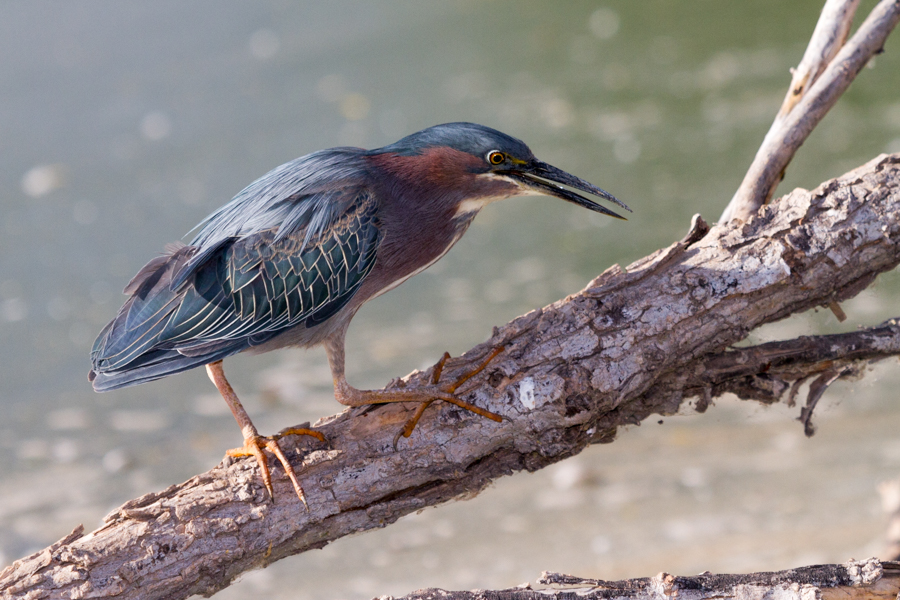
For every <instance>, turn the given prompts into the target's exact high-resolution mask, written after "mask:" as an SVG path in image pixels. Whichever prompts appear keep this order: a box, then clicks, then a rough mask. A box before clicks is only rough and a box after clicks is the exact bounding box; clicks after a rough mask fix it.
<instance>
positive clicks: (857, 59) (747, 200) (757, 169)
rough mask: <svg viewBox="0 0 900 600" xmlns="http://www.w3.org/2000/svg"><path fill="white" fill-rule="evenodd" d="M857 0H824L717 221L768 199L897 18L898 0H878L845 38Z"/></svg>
mask: <svg viewBox="0 0 900 600" xmlns="http://www.w3.org/2000/svg"><path fill="white" fill-rule="evenodd" d="M857 5H858V1H857V0H827V2H826V3H825V7H824V8H823V9H822V15H821V17H820V18H819V22H818V24H817V25H816V29H815V31H814V32H813V35H812V38H811V39H810V41H809V45H808V47H807V49H806V52H805V53H804V55H803V59H802V60H801V61H800V64H799V65H798V66H797V69H795V70H794V77H793V79H792V81H791V87H790V88H789V89H788V93H787V96H786V97H785V100H784V103H783V104H782V107H781V110H780V111H779V113H778V115H777V116H776V118H775V120H774V122H773V123H772V126H771V127H770V128H769V132H768V133H767V134H766V137H765V139H764V140H763V143H762V144H761V145H760V147H759V150H757V152H756V156H755V157H754V159H753V162H752V163H751V164H750V168H749V169H748V170H747V173H746V175H744V180H743V181H742V182H741V185H740V187H739V188H738V189H737V191H736V192H735V194H734V197H733V198H732V199H731V202H729V204H728V206H727V207H726V208H725V211H724V212H723V213H722V216H721V217H720V219H719V220H720V221H723V222H725V221H730V220H731V219H741V220H744V221H746V220H747V219H749V218H750V216H751V215H753V214H754V213H755V212H756V211H757V210H758V209H759V207H760V206H762V205H763V204H765V203H766V202H768V201H769V199H770V198H771V197H772V194H773V193H774V192H775V188H776V187H777V186H778V183H779V182H780V181H781V180H782V179H783V178H784V171H785V169H787V166H788V164H789V163H790V162H791V159H792V158H793V157H794V154H795V153H796V152H797V150H798V149H799V148H800V146H801V145H802V144H803V142H805V141H806V138H808V137H809V134H810V133H812V130H813V129H815V127H816V125H818V124H819V122H820V121H821V120H822V119H823V118H824V117H825V115H826V114H827V113H828V111H829V110H830V109H831V107H832V106H834V104H835V103H836V102H837V101H838V99H839V98H840V97H841V95H842V94H843V93H844V92H845V91H846V90H847V88H848V87H850V84H851V83H853V80H854V79H856V76H857V75H858V74H859V72H860V71H862V69H863V67H865V66H866V65H867V64H868V62H869V60H871V58H872V57H873V56H875V55H876V54H878V53H879V52H881V51H882V49H883V48H884V42H885V40H886V39H887V37H888V36H889V35H890V34H891V32H892V31H893V30H894V27H895V26H896V25H897V22H898V21H900V0H881V2H879V3H878V4H877V5H876V6H875V8H873V9H872V12H871V13H870V14H869V16H868V17H867V18H866V20H865V21H864V22H863V23H862V25H860V26H859V29H857V30H856V33H854V34H853V37H851V38H850V39H849V40H847V42H846V44H845V43H844V40H846V39H847V34H848V32H849V31H850V25H851V24H852V22H853V16H854V14H855V13H856V7H857Z"/></svg>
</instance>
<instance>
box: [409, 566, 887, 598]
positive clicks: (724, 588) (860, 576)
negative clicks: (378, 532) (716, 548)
mask: <svg viewBox="0 0 900 600" xmlns="http://www.w3.org/2000/svg"><path fill="white" fill-rule="evenodd" d="M898 591H900V563H895V562H879V561H878V560H877V559H874V558H870V559H868V560H863V561H850V562H849V563H847V564H843V565H816V566H814V567H801V568H799V569H790V570H788V571H779V572H775V573H747V574H743V575H712V574H709V573H704V574H702V575H695V576H693V577H679V576H676V575H670V574H668V573H660V574H659V575H657V576H656V577H642V578H639V579H628V580H625V581H602V580H599V579H584V578H581V577H573V576H572V575H562V574H559V573H544V574H543V575H542V576H541V578H540V580H538V586H536V587H533V586H531V585H528V584H526V585H522V586H520V587H517V588H512V589H508V590H496V591H494V590H475V591H470V592H448V591H445V590H439V589H427V590H419V591H417V592H413V593H412V594H409V595H408V596H403V597H402V598H396V599H394V598H391V600H581V599H587V600H606V599H612V598H618V599H623V600H624V599H628V600H658V599H660V598H678V599H679V600H720V599H726V598H735V599H749V598H816V599H821V600H838V599H841V600H862V599H863V598H865V599H868V600H877V599H882V600H894V598H896V597H897V592H898Z"/></svg>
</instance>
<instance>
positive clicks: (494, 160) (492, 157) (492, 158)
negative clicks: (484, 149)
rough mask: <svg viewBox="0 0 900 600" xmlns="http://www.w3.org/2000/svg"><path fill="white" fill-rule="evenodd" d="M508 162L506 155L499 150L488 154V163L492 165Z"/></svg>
mask: <svg viewBox="0 0 900 600" xmlns="http://www.w3.org/2000/svg"><path fill="white" fill-rule="evenodd" d="M505 160H506V155H505V154H503V153H502V152H500V151H498V150H492V151H491V152H488V162H489V163H491V164H492V165H499V164H500V163H502V162H503V161H505Z"/></svg>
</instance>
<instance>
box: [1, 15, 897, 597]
mask: <svg viewBox="0 0 900 600" xmlns="http://www.w3.org/2000/svg"><path fill="white" fill-rule="evenodd" d="M821 4H822V3H821V0H803V1H798V2H783V1H780V0H747V1H745V2H713V1H711V0H683V1H680V2H673V1H671V0H668V1H666V0H645V1H643V2H629V1H627V0H608V1H604V2H587V1H570V2H565V3H562V2H553V3H550V2H537V1H524V0H519V1H516V2H513V1H500V0H494V1H486V0H481V1H474V0H444V1H442V2H428V3H424V2H415V1H413V0H406V1H403V0H390V1H387V0H385V1H378V2H367V1H362V0H360V1H348V0H328V1H324V0H323V1H320V2H288V1H286V0H284V1H280V0H271V1H267V2H255V3H249V2H237V1H234V0H215V1H212V0H204V1H194V2H179V1H174V0H156V1H154V2H145V3H119V2H113V1H111V0H108V1H97V0H83V1H79V2H49V1H45V0H30V1H29V2H4V3H2V4H0V153H2V157H3V158H2V161H0V190H2V193H0V448H2V451H3V460H0V567H2V566H3V565H5V564H8V563H9V562H11V561H13V560H14V559H16V558H18V557H20V556H22V555H24V554H26V553H29V552H32V551H34V550H37V549H39V548H42V547H44V546H45V545H47V544H49V543H51V542H53V541H55V540H57V539H58V538H60V537H62V536H63V535H65V534H66V533H68V532H69V531H71V529H72V528H73V527H74V526H75V525H77V524H78V523H84V524H85V527H86V528H87V529H89V530H90V529H92V528H94V527H95V526H97V525H98V524H99V523H100V520H101V519H102V517H103V516H104V515H105V514H106V513H107V512H108V511H109V510H111V509H112V508H114V507H115V506H117V505H119V504H120V503H122V502H123V501H125V500H128V499H130V498H133V497H135V496H137V495H139V494H143V493H146V492H150V491H154V490H158V489H161V488H164V487H166V486H168V485H170V484H172V483H176V482H180V481H182V480H184V479H186V478H188V477H190V476H191V475H193V474H195V473H197V472H200V471H201V470H206V469H208V468H210V467H212V466H213V465H215V464H216V463H217V462H218V461H219V460H220V459H221V458H222V456H223V453H224V451H225V449H227V448H230V447H233V446H236V445H238V444H239V442H240V434H239V431H238V429H237V427H236V425H235V423H234V422H233V419H232V417H231V415H230V414H229V413H228V411H227V409H226V406H225V404H224V402H223V401H222V400H221V398H219V397H218V395H217V394H216V392H215V389H214V388H213V387H212V386H211V385H210V383H209V381H207V379H206V376H205V374H204V373H203V371H202V370H196V371H193V372H190V373H186V374H183V375H179V376H177V377H173V378H169V379H166V380H163V381H160V382H156V383H152V384H148V385H143V386H139V387H137V388H132V389H128V390H122V391H118V392H114V393H109V394H104V395H98V394H95V393H93V392H92V391H91V388H90V386H89V384H88V382H87V379H86V374H87V370H88V352H89V348H90V344H91V342H92V340H93V337H94V336H95V335H96V333H97V332H98V331H99V329H100V328H101V327H102V326H103V324H104V323H105V322H106V321H107V320H108V319H110V318H111V317H112V316H113V315H114V313H115V311H116V309H117V308H118V306H119V305H120V303H121V301H122V300H123V297H122V296H121V295H120V293H119V290H121V289H122V287H123V286H124V285H125V283H126V282H127V281H128V279H129V278H130V277H131V276H132V275H133V274H134V273H135V272H136V271H137V269H139V268H140V267H141V266H142V265H143V264H144V263H145V262H146V261H147V260H148V259H149V258H151V257H153V256H155V255H156V254H157V253H158V252H160V251H161V250H162V247H163V245H164V244H166V243H168V242H170V241H173V240H176V239H179V238H180V237H181V236H182V235H184V234H186V232H188V230H190V229H191V227H193V226H194V225H195V224H196V223H197V222H198V221H200V219H202V218H203V217H204V216H205V215H206V214H208V213H209V212H210V211H212V210H213V209H214V208H216V207H217V206H219V205H220V204H222V203H223V202H225V201H227V200H228V199H229V198H231V197H232V196H233V195H234V194H235V193H236V192H238V191H239V190H240V189H241V188H242V187H243V186H244V185H246V184H247V183H249V182H250V181H252V180H253V179H255V178H256V177H257V176H259V175H261V174H263V173H265V172H266V171H268V170H269V169H270V168H272V167H274V166H276V165H279V164H281V163H283V162H285V161H287V160H290V159H293V158H295V157H296V156H299V155H302V154H305V153H307V152H310V151H313V150H316V149H319V148H324V147H330V146H336V145H345V144H351V145H360V146H364V147H376V146H381V145H384V144H386V143H389V142H392V141H394V140H396V139H398V138H400V137H401V136H403V135H406V134H408V133H410V132H413V131H416V130H419V129H421V128H424V127H427V126H429V125H432V124H435V123H440V122H447V121H455V120H471V121H476V122H479V123H484V124H486V125H489V126H493V127H496V128H498V129H501V130H503V131H505V132H508V133H510V134H512V135H515V136H517V137H519V138H521V139H524V140H525V141H526V142H527V143H528V144H529V145H530V146H531V147H532V149H533V150H534V151H535V153H536V154H537V155H538V156H539V157H541V158H542V159H543V160H546V161H548V162H550V163H552V164H554V165H557V166H559V167H561V168H563V169H565V170H567V171H570V172H572V173H575V174H577V175H579V176H581V177H584V178H586V179H588V180H590V181H592V182H594V183H596V184H598V185H600V186H601V187H604V188H606V189H608V190H609V191H611V192H612V193H614V194H616V195H617V196H618V197H619V198H621V199H622V200H624V201H625V202H627V203H628V204H629V205H630V206H631V207H632V208H633V209H634V214H633V215H631V216H630V220H629V221H628V222H627V223H620V222H614V221H613V220H611V219H604V218H602V217H600V216H599V215H596V214H593V213H588V212H587V211H584V210H582V209H579V208H578V207H575V206H573V205H570V204H566V203H564V202H561V201H558V200H552V199H547V198H521V199H516V200H515V201H508V202H504V203H500V204H496V205H492V206H491V207H489V208H488V209H486V210H485V211H484V212H483V213H482V214H481V215H480V216H479V218H478V219H477V220H476V221H475V224H474V226H473V227H472V228H471V229H470V231H469V233H468V234H467V235H466V236H465V237H464V238H463V240H462V241H461V242H460V243H459V244H458V245H457V247H455V248H454V249H453V251H452V252H450V253H449V254H448V255H447V256H446V257H445V258H444V259H443V260H442V261H441V262H439V263H438V264H437V265H435V266H434V267H432V268H431V269H430V270H429V271H427V272H425V273H424V274H422V275H420V276H419V277H416V278H414V279H413V280H411V281H410V282H408V283H406V284H405V285H403V286H402V287H401V288H399V289H398V290H396V291H394V292H392V293H391V294H389V295H387V296H383V297H381V298H379V299H378V300H376V301H374V302H371V303H370V304H368V305H367V306H366V307H365V308H364V309H363V310H362V311H361V312H360V313H359V315H358V316H357V317H356V319H355V320H354V322H353V326H352V327H351V330H350V335H349V338H348V348H349V356H348V372H349V377H350V381H351V382H352V383H354V384H355V385H358V386H361V387H366V386H371V387H380V386H382V385H384V383H386V382H387V381H388V380H389V379H390V378H392V377H395V376H399V375H403V374H405V373H407V372H409V371H410V370H412V369H414V368H420V367H425V366H427V365H430V364H432V363H434V361H435V360H436V359H437V358H438V357H439V356H440V354H441V353H442V352H443V351H444V350H449V351H450V352H451V353H454V354H458V353H460V352H462V351H464V350H466V349H467V348H469V347H471V346H473V345H474V344H476V343H478V342H480V341H482V340H483V339H485V338H486V336H487V335H488V334H489V332H490V329H491V326H493V325H499V324H503V323H505V322H506V321H508V320H509V319H511V318H513V317H515V316H517V315H519V314H521V313H524V312H527V311H528V310H531V309H533V308H535V307H539V306H542V305H544V304H547V303H549V302H552V301H554V300H556V299H558V298H560V297H563V296H565V295H566V294H569V293H572V292H574V291H577V290H578V289H580V288H581V287H582V286H583V285H584V284H585V283H586V282H587V281H589V280H590V279H591V278H592V277H593V276H595V275H596V274H598V273H600V272H601V271H603V270H604V269H606V268H607V267H608V266H610V265H611V264H613V263H619V264H622V265H625V264H628V263H629V262H631V261H633V260H635V259H637V258H640V257H642V256H644V255H646V254H647V253H649V252H651V251H653V250H655V249H657V248H658V247H661V246H664V245H667V244H669V243H671V242H672V241H674V240H676V239H678V238H680V237H681V235H682V234H683V233H684V232H685V231H686V230H687V227H688V224H689V220H690V217H691V215H692V214H694V213H696V212H699V213H701V214H703V215H704V217H706V218H707V220H710V221H712V220H715V219H716V218H717V217H718V215H719V214H720V213H721V211H722V209H723V208H724V206H725V204H726V203H727V201H728V200H729V199H730V197H731V194H732V193H733V191H734V189H735V188H736V187H737V185H738V184H739V182H740V180H741V177H742V175H743V173H744V171H745V169H746V167H747V166H748V165H749V163H750V161H751V159H752V157H753V155H754V153H755V150H756V148H757V146H758V144H759V142H760V141H761V139H762V137H763V135H764V133H765V131H766V130H767V128H768V126H769V124H770V122H771V120H772V117H773V115H774V114H775V112H776V110H777V108H778V106H779V105H780V102H781V99H782V97H783V95H784V92H785V90H786V86H787V84H788V82H789V73H788V69H789V68H790V67H791V66H792V65H795V64H796V63H797V62H798V61H799V59H800V57H801V55H802V53H803V49H804V48H805V44H806V42H807V40H808V38H809V35H810V33H811V32H812V29H813V27H814V26H815V22H816V19H817V17H818V13H819V10H820V9H821ZM862 4H863V6H862V8H861V12H863V11H866V12H867V11H868V9H869V8H871V6H873V5H874V2H873V1H864V2H863V3H862ZM898 82H900V45H898V42H897V40H896V39H893V40H889V43H888V45H887V47H886V53H885V54H883V55H881V56H879V57H878V58H877V60H876V61H875V64H874V65H873V67H872V68H869V69H867V70H865V71H864V72H863V73H862V74H861V76H860V77H859V78H858V80H857V81H856V83H854V84H853V87H852V88H851V90H850V91H849V92H848V93H847V94H846V95H845V96H844V98H842V99H841V101H840V103H839V104H838V105H837V107H836V108H835V109H834V110H833V111H832V112H831V114H829V115H828V117H827V118H826V119H825V121H824V122H823V123H822V125H821V126H820V127H819V128H818V130H817V131H816V132H815V133H814V134H813V136H812V137H811V138H810V140H809V141H808V142H807V143H806V144H805V145H804V147H803V148H802V149H801V150H800V152H799V154H798V156H797V157H796V158H795V160H794V161H793V163H792V164H791V166H790V170H789V171H788V177H787V180H786V181H785V182H784V184H782V186H781V187H780V188H779V194H783V193H785V192H787V191H789V190H790V189H792V188H793V187H796V186H802V187H807V188H810V187H813V186H815V185H817V184H819V183H820V182H821V181H823V180H825V179H827V178H830V177H834V176H837V175H840V174H842V173H844V172H845V171H847V170H849V169H850V168H853V167H855V166H858V165H860V164H862V163H863V162H865V161H867V160H869V159H870V158H872V157H874V156H875V155H877V154H878V153H880V152H884V151H898V150H900V97H898V93H897V92H898ZM898 291H900V277H898V276H897V275H896V274H888V275H886V276H883V277H882V278H880V280H879V281H878V282H877V283H876V285H875V286H873V287H872V288H871V289H870V290H867V291H866V292H864V293H863V294H862V295H861V296H860V297H858V298H857V299H855V300H853V301H850V302H847V303H845V304H844V305H843V307H844V309H845V311H846V312H847V314H848V315H849V317H850V319H849V320H848V321H847V322H846V323H845V324H843V325H839V324H837V323H836V321H835V319H834V317H833V316H832V315H831V313H830V312H828V311H819V312H811V313H809V314H805V315H799V316H796V317H794V318H792V319H790V320H788V321H785V322H783V323H779V324H777V325H772V326H769V327H766V328H765V329H764V330H762V331H761V332H758V333H757V334H756V335H755V337H754V339H755V340H761V339H774V338H777V337H788V336H793V335H797V334H803V333H811V332H830V331H841V330H851V329H852V328H854V327H855V326H856V325H871V324H876V323H879V322H880V321H882V320H883V319H885V318H888V317H891V316H896V314H897V311H896V307H897V302H896V301H895V298H896V295H897V292H898ZM228 362H229V364H228V370H229V375H230V377H231V380H232V383H233V384H234V385H235V387H236V389H237V391H238V393H239V394H240V395H241V398H242V399H243V400H244V403H245V406H247V408H248V410H249V411H250V414H251V415H252V417H253V418H254V420H255V422H256V424H257V425H258V427H259V428H260V430H261V431H263V432H272V431H275V430H277V429H280V428H281V427H283V426H286V425H288V424H293V423H299V422H302V421H304V420H313V421H315V419H316V418H318V417H320V416H324V415H328V414H331V413H334V412H337V411H338V409H339V408H340V407H339V405H337V404H336V403H335V402H334V399H333V396H332V391H331V381H330V377H329V372H328V369H327V365H326V362H325V358H324V354H323V353H322V351H321V350H313V351H309V352H299V351H298V352H281V353H276V354H270V355H266V356H262V357H250V358H243V357H237V358H235V359H232V360H229V361H228ZM898 386H900V369H898V365H897V361H895V360H893V361H886V362H885V363H884V364H883V365H881V366H879V367H876V368H875V369H874V370H873V371H872V372H871V373H869V375H868V376H867V377H866V378H865V379H863V380H861V381H859V382H857V383H843V382H842V383H838V384H836V385H835V386H834V387H833V388H832V390H830V391H829V392H828V393H827V394H826V396H825V399H824V400H823V403H822V405H821V408H820V410H819V412H818V416H817V424H818V426H819V432H818V434H817V435H816V436H815V437H814V438H812V439H809V440H807V439H805V438H804V437H803V433H802V428H801V426H800V425H799V424H798V423H797V422H796V421H794V420H793V419H794V417H796V415H797V413H798V409H788V408H786V407H780V406H776V407H771V408H768V409H764V408H760V407H757V406H755V405H752V404H746V403H740V402H738V401H736V400H728V399H726V400H722V401H719V402H718V403H717V404H716V406H715V407H714V408H712V409H710V410H709V412H708V413H707V414H705V415H702V416H696V415H695V416H678V417H671V418H665V419H661V421H662V425H658V424H657V420H651V421H648V422H647V423H645V424H644V425H643V426H641V427H635V428H632V429H630V430H628V431H624V432H621V433H620V437H619V439H618V440H617V441H616V442H615V443H614V444H611V445H607V446H603V447H596V448H592V449H590V450H588V451H586V452H584V453H583V454H581V455H580V456H577V457H575V458H573V459H570V460H568V461H566V462H564V463H561V464H559V465H556V466H554V467H553V468H550V469H546V470H545V471H543V472H540V473H537V474H533V475H527V474H519V475H516V476H514V477H510V478H506V479H505V480H503V481H500V482H498V483H497V484H496V485H494V486H493V487H492V488H491V489H489V490H487V491H485V492H484V493H482V494H481V495H480V496H479V497H477V498H476V499H474V500H470V501H467V502H457V503H453V504H450V505H447V506H443V507H439V508H436V509H429V510H427V511H425V512H423V513H421V514H419V515H415V516H411V517H409V518H406V519H404V520H402V521H401V522H400V523H398V524H396V525H394V526H391V527H389V528H387V529H385V530H383V531H377V532H373V533H368V534H365V535H363V536H357V537H354V538H351V539H344V540H341V541H339V542H337V543H334V544H332V545H330V546H328V547H327V548H325V549H323V550H320V551H314V552H309V553H306V554H304V555H301V556H298V557H292V558H290V559H287V560H284V561H281V562H280V563H277V564H275V565H274V566H272V567H270V568H268V569H265V570H263V571H257V572H253V573H250V574H248V575H246V576H245V577H244V578H243V579H242V581H241V582H240V583H238V584H237V585H235V586H233V587H232V588H230V589H228V590H226V591H224V592H222V593H221V594H220V595H219V596H217V597H221V598H245V597H252V596H258V595H261V594H265V595H266V596H267V597H268V598H272V599H277V598H292V599H297V598H300V599H306V598H309V599H332V598H370V597H373V596H376V595H381V594H395V595H397V594H403V593H408V592H410V591H412V590H414V589H417V588H420V587H426V586H441V587H445V588H453V589H460V588H474V587H480V588H501V587H505V586H511V585H515V584H518V583H521V582H523V581H529V580H531V581H533V580H534V579H535V578H536V577H537V576H538V574H539V572H540V571H541V570H544V569H550V570H558V571H563V572H571V573H576V574H579V575H582V576H589V577H599V578H606V579H614V578H623V577H635V576H646V575H653V574H655V573H657V572H659V571H662V570H665V571H669V572H674V573H682V574H692V573H698V572H700V571H703V570H707V569H709V570H711V571H714V572H719V571H748V570H762V569H782V568H787V567H792V566H799V565H802V564H810V563H815V562H823V561H843V560H846V559H848V558H850V557H851V556H853V557H857V558H863V557H865V556H869V555H872V554H878V553H879V551H881V549H882V538H883V533H884V527H885V519H884V517H883V516H882V515H881V513H880V509H879V500H878V495H877V491H876V488H877V485H878V483H879V482H880V481H882V480H885V479H889V478H892V477H896V476H897V474H898V468H900V440H898V439H897V437H896V430H897V424H898V423H900V406H898V403H897V401H896V400H897V389H898Z"/></svg>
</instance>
